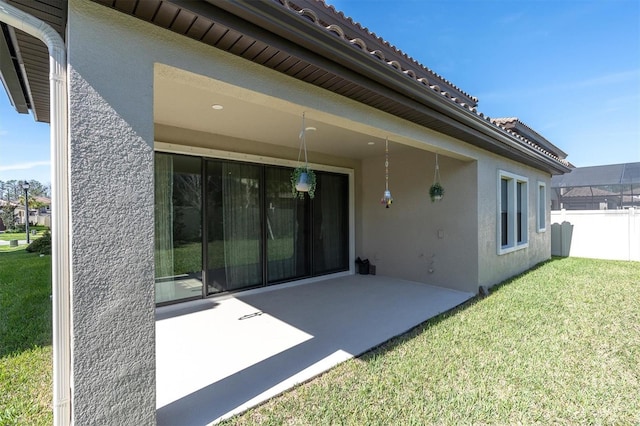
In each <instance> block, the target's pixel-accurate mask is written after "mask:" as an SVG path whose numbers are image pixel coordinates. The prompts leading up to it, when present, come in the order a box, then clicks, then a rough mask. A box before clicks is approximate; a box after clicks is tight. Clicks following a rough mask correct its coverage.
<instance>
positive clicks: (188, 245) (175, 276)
mask: <svg viewBox="0 0 640 426" xmlns="http://www.w3.org/2000/svg"><path fill="white" fill-rule="evenodd" d="M201 164H202V161H201V159H200V158H196V157H187V156H182V155H173V154H164V153H156V154H155V182H154V183H155V194H154V195H155V218H156V219H155V251H154V254H155V265H156V268H155V271H156V280H155V281H156V283H155V285H156V303H166V302H172V301H175V300H181V299H189V298H194V297H202V228H201V223H202V213H201V212H202V210H201V197H202V189H201V185H202V183H201V182H202V181H201V175H202V172H201V168H202V166H201Z"/></svg>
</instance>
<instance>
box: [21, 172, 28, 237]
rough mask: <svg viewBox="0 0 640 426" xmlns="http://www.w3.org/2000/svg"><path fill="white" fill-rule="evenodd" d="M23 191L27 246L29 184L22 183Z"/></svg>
mask: <svg viewBox="0 0 640 426" xmlns="http://www.w3.org/2000/svg"><path fill="white" fill-rule="evenodd" d="M22 188H23V189H24V225H25V230H26V231H27V244H29V182H27V181H26V180H25V181H24V182H23V183H22Z"/></svg>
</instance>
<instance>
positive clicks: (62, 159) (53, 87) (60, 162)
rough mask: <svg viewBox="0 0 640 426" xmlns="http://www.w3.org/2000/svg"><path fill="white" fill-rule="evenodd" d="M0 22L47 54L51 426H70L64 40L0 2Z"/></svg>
mask: <svg viewBox="0 0 640 426" xmlns="http://www.w3.org/2000/svg"><path fill="white" fill-rule="evenodd" d="M0 22H4V23H6V24H7V25H10V26H12V27H14V28H16V29H19V30H22V31H24V32H25V33H27V34H30V35H32V36H34V37H36V38H37V39H39V40H41V41H42V42H43V43H44V44H45V45H46V46H47V49H48V50H49V81H50V84H49V99H50V100H49V102H50V111H51V112H50V114H51V115H50V126H51V163H52V164H51V196H52V199H51V201H52V205H51V207H52V208H51V234H52V247H51V256H52V261H51V276H52V292H53V297H52V299H53V422H54V424H55V425H60V426H62V425H69V424H71V315H70V286H71V267H70V265H71V256H70V254H71V242H70V220H69V212H70V204H69V201H70V199H69V193H70V187H69V143H68V132H67V123H68V121H69V113H68V107H67V58H66V47H65V44H64V41H63V40H62V37H60V34H58V33H57V32H56V31H55V30H54V29H53V28H51V27H50V26H49V25H47V24H46V23H44V22H43V21H41V20H40V19H38V18H35V17H34V16H32V15H29V14H28V13H25V12H23V11H22V10H20V9H18V8H16V7H14V6H11V5H10V4H8V3H6V1H5V0H0Z"/></svg>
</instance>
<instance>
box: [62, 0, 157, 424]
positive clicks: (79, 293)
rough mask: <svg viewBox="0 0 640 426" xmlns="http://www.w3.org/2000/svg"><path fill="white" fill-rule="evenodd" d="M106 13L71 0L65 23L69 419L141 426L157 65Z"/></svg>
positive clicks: (150, 409) (150, 356)
mask: <svg viewBox="0 0 640 426" xmlns="http://www.w3.org/2000/svg"><path fill="white" fill-rule="evenodd" d="M103 9H105V8H99V7H98V6H97V5H93V4H87V2H82V1H75V0H72V1H71V2H70V13H69V21H68V29H69V32H68V37H67V43H68V52H69V56H68V58H69V64H70V65H69V83H70V85H69V87H70V96H69V111H70V127H69V130H70V144H71V224H72V239H71V241H72V309H73V310H72V322H73V329H72V344H73V352H72V370H73V402H72V410H73V413H72V415H73V419H74V422H75V424H136V425H144V424H153V423H154V422H155V407H154V399H155V385H154V383H155V344H154V337H155V336H154V333H155V327H154V316H155V307H154V299H153V285H152V284H153V271H154V265H153V163H152V161H153V121H152V120H153V91H152V86H151V84H150V83H149V80H148V79H149V78H150V77H151V76H153V64H152V63H151V62H149V61H148V60H145V59H144V58H140V57H139V56H138V55H137V54H136V52H137V51H138V49H140V48H144V47H143V46H140V45H137V44H128V43H126V42H125V41H124V37H126V34H127V33H128V32H131V30H129V29H124V28H121V29H120V30H114V28H110V26H109V25H108V24H106V23H105V22H104V21H102V20H100V19H96V18H100V17H101V15H102V13H101V12H103ZM105 10H106V9H105ZM117 27H118V24H117V23H116V28H117ZM123 63H125V64H126V66H124V67H123V65H122V64H123Z"/></svg>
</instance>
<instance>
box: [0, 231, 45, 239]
mask: <svg viewBox="0 0 640 426" xmlns="http://www.w3.org/2000/svg"><path fill="white" fill-rule="evenodd" d="M43 233H44V231H38V233H37V234H36V235H29V239H30V240H32V241H33V240H35V239H36V238H40V237H41V236H42V234H43ZM26 239H27V234H26V233H24V232H2V233H0V240H2V241H11V240H26Z"/></svg>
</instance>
